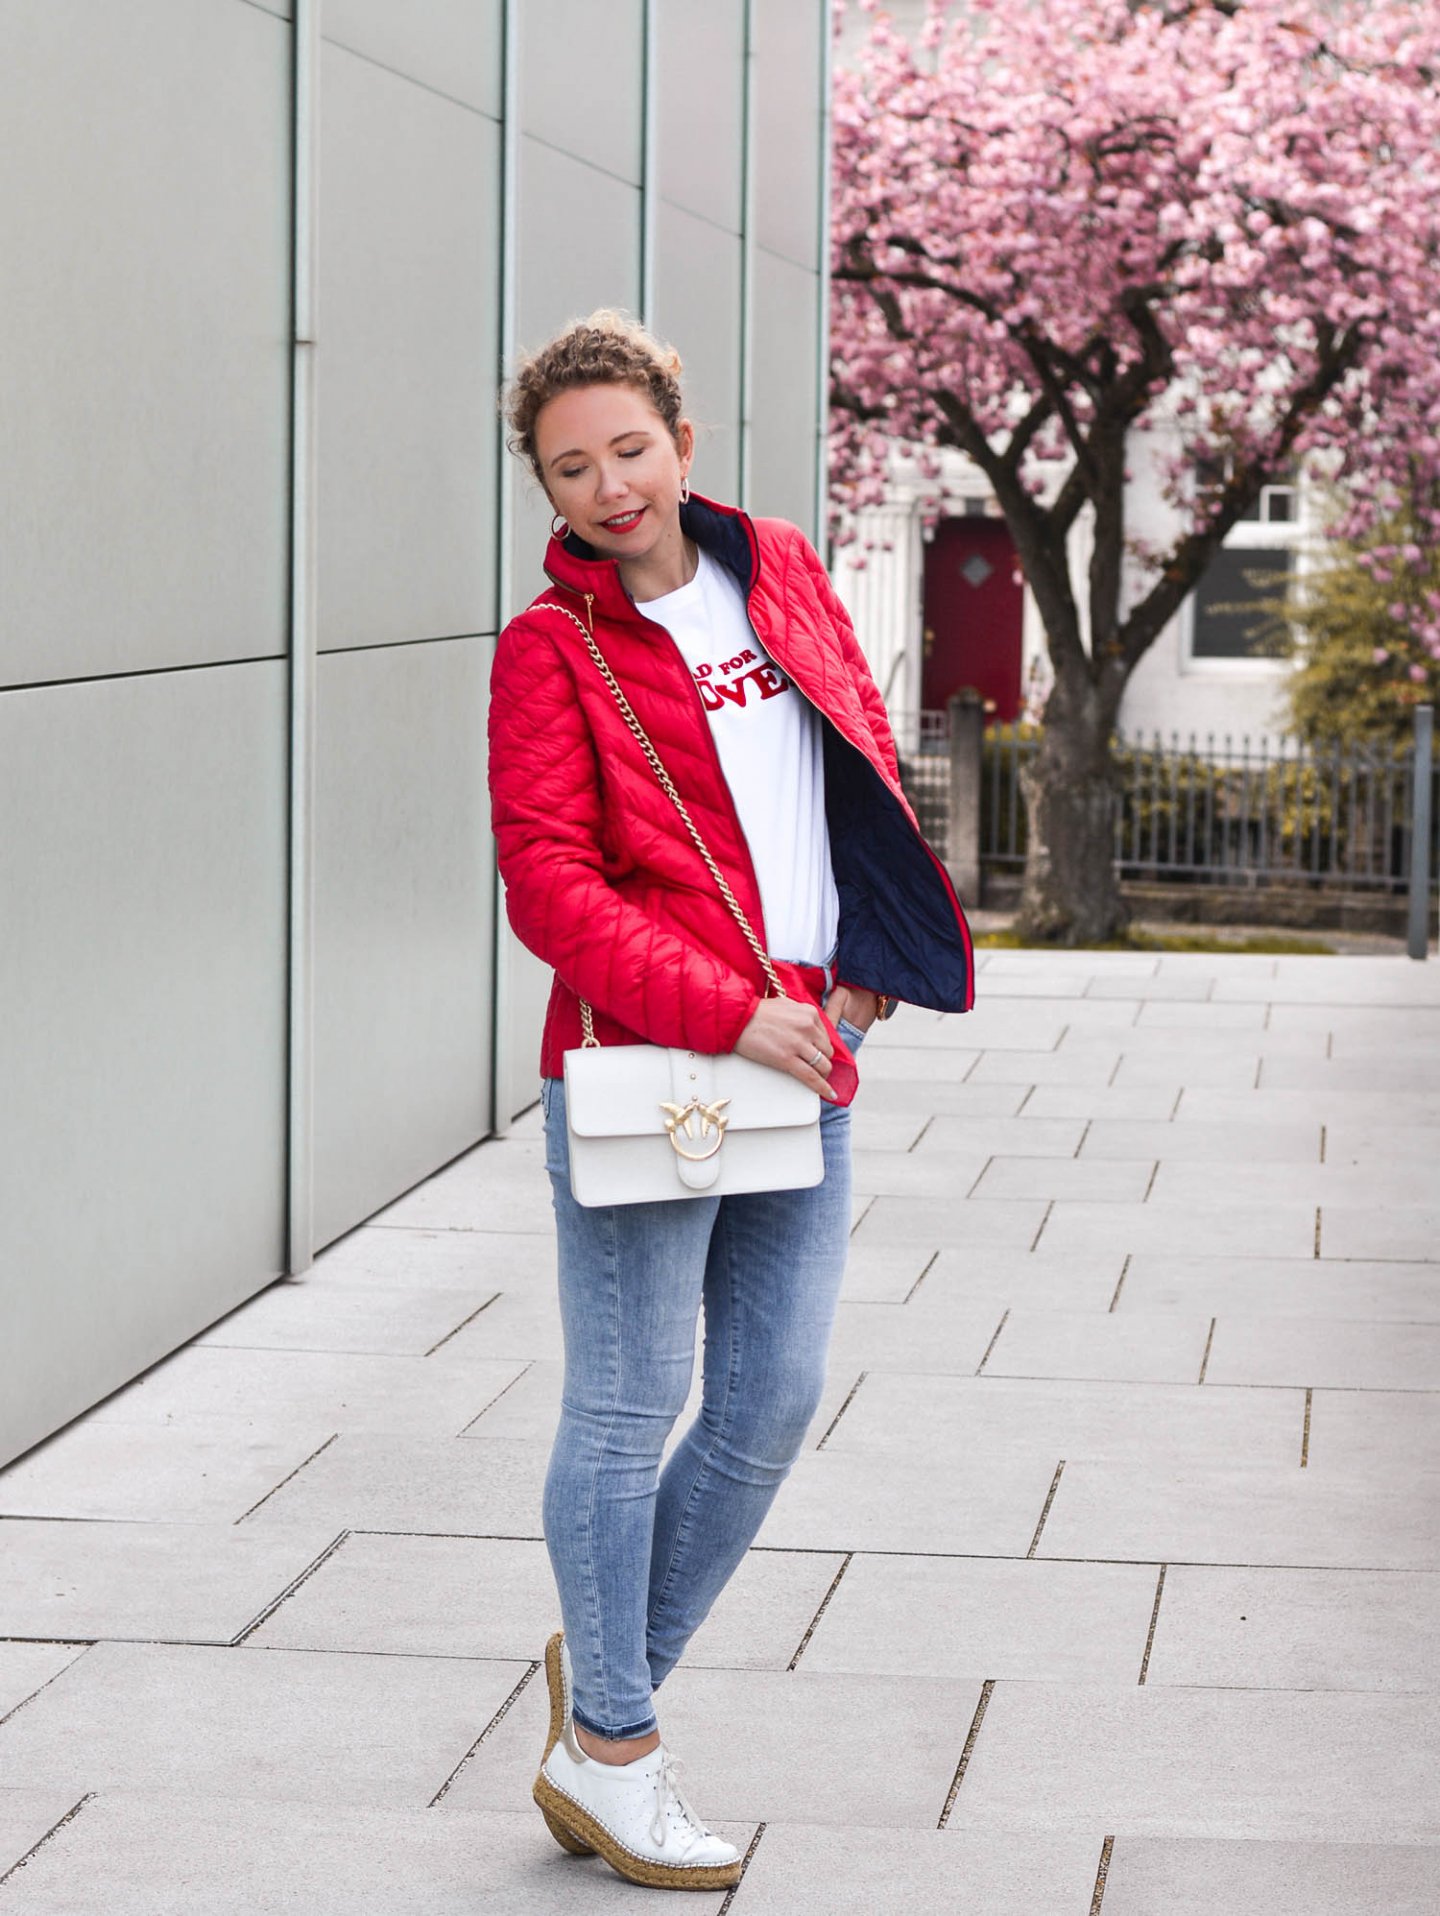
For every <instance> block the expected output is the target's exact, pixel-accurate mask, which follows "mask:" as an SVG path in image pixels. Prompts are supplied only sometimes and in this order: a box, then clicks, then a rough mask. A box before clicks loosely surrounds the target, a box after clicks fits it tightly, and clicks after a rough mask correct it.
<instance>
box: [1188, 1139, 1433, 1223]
mask: <svg viewBox="0 0 1440 1916" xmlns="http://www.w3.org/2000/svg"><path fill="white" fill-rule="evenodd" d="M1182 1122H1183V1121H1182V1120H1179V1119H1177V1120H1176V1127H1177V1129H1178V1128H1179V1126H1180V1124H1181V1123H1182ZM1224 1176H1225V1182H1226V1188H1227V1193H1228V1195H1229V1196H1230V1197H1231V1198H1233V1199H1234V1200H1235V1201H1237V1202H1239V1203H1244V1204H1260V1203H1263V1202H1264V1201H1265V1199H1266V1198H1267V1197H1268V1196H1273V1195H1274V1193H1275V1192H1276V1189H1277V1187H1278V1188H1280V1189H1283V1191H1284V1194H1285V1196H1286V1198H1287V1199H1289V1200H1291V1201H1292V1202H1294V1201H1297V1200H1303V1201H1304V1202H1305V1203H1307V1204H1312V1205H1313V1204H1323V1205H1324V1206H1325V1207H1326V1209H1327V1210H1328V1209H1330V1208H1331V1207H1332V1206H1343V1207H1345V1208H1347V1209H1352V1210H1353V1209H1355V1208H1357V1207H1372V1206H1373V1207H1376V1208H1380V1207H1383V1208H1384V1209H1386V1210H1387V1211H1388V1210H1390V1209H1391V1208H1393V1207H1395V1206H1397V1205H1398V1206H1413V1205H1414V1202H1415V1197H1416V1177H1415V1167H1414V1165H1413V1164H1403V1163H1402V1164H1393V1163H1387V1164H1382V1165H1374V1166H1371V1165H1353V1164H1336V1163H1333V1162H1332V1161H1331V1160H1330V1158H1329V1155H1328V1153H1327V1155H1326V1161H1325V1163H1323V1164H1321V1163H1320V1162H1319V1157H1318V1153H1317V1154H1315V1155H1313V1156H1312V1157H1311V1159H1310V1162H1309V1163H1308V1164H1296V1163H1290V1164H1286V1165H1284V1166H1283V1168H1279V1169H1277V1167H1276V1166H1275V1165H1273V1164H1266V1163H1247V1162H1244V1161H1243V1160H1242V1159H1241V1157H1240V1154H1239V1152H1238V1151H1237V1153H1236V1155H1235V1157H1234V1159H1233V1160H1229V1161H1227V1162H1226V1165H1225V1172H1224ZM1215 1177H1216V1170H1215V1166H1214V1165H1213V1164H1202V1163H1195V1162H1183V1161H1181V1160H1180V1159H1178V1158H1177V1159H1174V1160H1172V1161H1169V1162H1162V1163H1161V1165H1160V1170H1159V1173H1158V1174H1157V1176H1156V1179H1155V1186H1154V1190H1153V1191H1152V1193H1151V1196H1152V1198H1153V1199H1154V1201H1155V1202H1156V1203H1157V1204H1204V1203H1206V1202H1207V1200H1213V1198H1214V1194H1215Z"/></svg>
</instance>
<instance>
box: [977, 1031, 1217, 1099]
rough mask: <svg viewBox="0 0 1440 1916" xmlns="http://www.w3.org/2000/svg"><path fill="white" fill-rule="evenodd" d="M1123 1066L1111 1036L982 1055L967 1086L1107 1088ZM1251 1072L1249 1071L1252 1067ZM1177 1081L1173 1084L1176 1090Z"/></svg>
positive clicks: (1115, 1043) (1113, 1035)
mask: <svg viewBox="0 0 1440 1916" xmlns="http://www.w3.org/2000/svg"><path fill="white" fill-rule="evenodd" d="M1122 1062H1123V1055H1122V1052H1121V1049H1120V1043H1119V1040H1118V1038H1117V1037H1116V1036H1115V1034H1114V1033H1111V1034H1108V1035H1098V1036H1095V1037H1086V1036H1082V1037H1079V1038H1075V1039H1073V1040H1067V1041H1066V1042H1065V1043H1064V1044H1062V1045H1061V1047H1060V1048H1059V1050H1058V1051H986V1052H983V1053H982V1054H981V1055H980V1056H979V1057H978V1058H977V1060H976V1062H975V1067H974V1069H973V1070H972V1071H971V1073H970V1077H969V1080H968V1082H969V1083H971V1084H1037V1085H1057V1084H1064V1085H1083V1086H1084V1087H1085V1089H1086V1090H1098V1089H1099V1088H1100V1087H1101V1086H1102V1085H1108V1084H1110V1083H1111V1082H1112V1081H1114V1079H1115V1075H1116V1073H1117V1071H1118V1070H1119V1068H1120V1066H1121V1064H1122ZM1252 1070H1253V1067H1252ZM1180 1082H1181V1081H1180V1079H1179V1078H1178V1077H1177V1078H1176V1079H1175V1080H1174V1084H1175V1087H1176V1089H1177V1090H1178V1089H1179V1086H1180Z"/></svg>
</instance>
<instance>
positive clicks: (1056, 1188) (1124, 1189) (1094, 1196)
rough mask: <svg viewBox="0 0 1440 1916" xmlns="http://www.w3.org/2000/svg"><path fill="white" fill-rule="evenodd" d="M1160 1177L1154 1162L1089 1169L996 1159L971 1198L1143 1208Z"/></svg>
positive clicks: (1105, 1163)
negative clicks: (1156, 1180)
mask: <svg viewBox="0 0 1440 1916" xmlns="http://www.w3.org/2000/svg"><path fill="white" fill-rule="evenodd" d="M1022 1122H1023V1120H1022ZM1154 1177H1155V1162H1154V1160H1153V1159H1150V1158H1145V1159H1139V1160H1134V1161H1131V1160H1128V1159H1127V1160H1124V1161H1121V1160H1118V1159H1106V1160H1102V1161H1101V1162H1099V1163H1097V1164H1084V1163H1080V1162H1079V1161H1078V1160H1076V1159H1074V1158H1055V1157H1048V1158H1038V1157H1024V1158H1005V1157H994V1158H991V1160H990V1162H989V1163H988V1164H987V1165H986V1166H985V1173H984V1176H983V1177H981V1178H980V1179H979V1180H978V1182H977V1183H976V1184H975V1185H974V1187H973V1188H972V1189H971V1190H970V1193H969V1195H970V1197H971V1198H972V1199H980V1200H982V1201H983V1202H985V1203H990V1202H992V1201H993V1200H994V1199H996V1198H1066V1199H1068V1200H1069V1201H1070V1202H1071V1203H1079V1204H1141V1203H1143V1202H1144V1201H1145V1196H1146V1193H1147V1192H1148V1191H1149V1189H1150V1185H1151V1182H1152V1181H1153V1179H1154Z"/></svg>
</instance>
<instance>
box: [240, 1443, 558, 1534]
mask: <svg viewBox="0 0 1440 1916" xmlns="http://www.w3.org/2000/svg"><path fill="white" fill-rule="evenodd" d="M549 1452H550V1446H549V1445H548V1444H531V1443H518V1442H517V1443H512V1442H505V1441H502V1440H501V1439H498V1438H484V1437H474V1438H464V1439H456V1438H441V1437H411V1436H396V1435H393V1434H389V1433H385V1432H378V1431H355V1432H346V1433H344V1434H343V1435H341V1436H339V1437H337V1438H336V1440H335V1442H334V1443H333V1444H331V1445H329V1446H328V1448H327V1449H325V1450H323V1451H322V1452H321V1453H320V1454H319V1455H318V1456H317V1457H315V1458H314V1459H313V1461H311V1462H310V1463H308V1464H307V1465H306V1466H305V1468H304V1469H303V1470H301V1471H299V1472H297V1474H296V1475H295V1476H293V1477H291V1478H290V1479H289V1480H288V1481H287V1482H286V1483H284V1484H283V1485H281V1486H280V1487H279V1488H278V1489H277V1490H276V1491H275V1494H274V1495H273V1496H271V1497H269V1498H268V1499H267V1500H266V1501H265V1502H264V1503H263V1504H261V1505H260V1507H259V1508H258V1509H257V1510H256V1511H255V1512H254V1514H253V1515H252V1516H250V1517H249V1518H247V1522H248V1523H250V1524H254V1525H256V1526H264V1525H269V1524H275V1523H281V1524H289V1525H295V1524H307V1523H320V1524H331V1525H333V1526H334V1528H335V1529H337V1530H338V1529H341V1528H343V1527H345V1526H350V1527H352V1528H354V1529H357V1530H396V1531H401V1532H404V1533H410V1532H421V1533H423V1532H429V1533H431V1534H447V1535H451V1536H460V1537H477V1536H484V1537H538V1536H539V1535H540V1493H541V1489H542V1487H543V1485H544V1482H545V1466H546V1462H547V1460H548V1458H549Z"/></svg>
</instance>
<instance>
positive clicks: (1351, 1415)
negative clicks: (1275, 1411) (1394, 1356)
mask: <svg viewBox="0 0 1440 1916" xmlns="http://www.w3.org/2000/svg"><path fill="white" fill-rule="evenodd" d="M1437 1459H1440V1394H1437V1393H1436V1392H1434V1391H1379V1390H1367V1391H1351V1390H1317V1391H1316V1392H1315V1395H1314V1397H1313V1398H1312V1400H1311V1405H1310V1454H1309V1463H1310V1468H1311V1469H1312V1470H1313V1471H1315V1472H1316V1474H1317V1475H1322V1476H1323V1475H1324V1474H1325V1473H1326V1472H1327V1471H1330V1470H1340V1471H1346V1472H1355V1471H1363V1472H1364V1473H1365V1474H1366V1475H1367V1476H1370V1477H1372V1478H1374V1479H1375V1480H1376V1481H1377V1482H1393V1481H1395V1480H1396V1479H1400V1478H1406V1477H1410V1476H1412V1475H1413V1474H1414V1473H1415V1472H1416V1471H1417V1470H1418V1471H1425V1470H1433V1469H1435V1468H1436V1467H1437V1463H1436V1460H1437Z"/></svg>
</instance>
